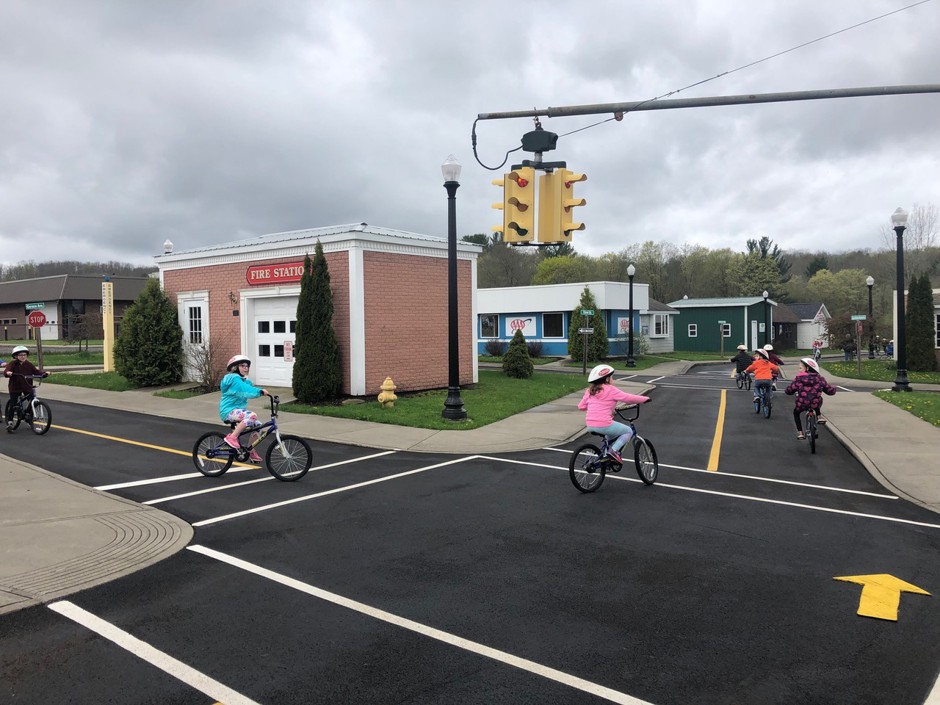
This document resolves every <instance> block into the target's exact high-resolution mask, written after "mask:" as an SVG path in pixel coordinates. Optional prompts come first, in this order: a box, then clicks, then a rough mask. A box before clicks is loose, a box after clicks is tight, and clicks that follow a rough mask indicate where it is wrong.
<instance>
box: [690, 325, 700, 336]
mask: <svg viewBox="0 0 940 705" xmlns="http://www.w3.org/2000/svg"><path fill="white" fill-rule="evenodd" d="M689 337H690V338H698V324H697V323H690V324H689Z"/></svg>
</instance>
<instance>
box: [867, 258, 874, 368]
mask: <svg viewBox="0 0 940 705" xmlns="http://www.w3.org/2000/svg"><path fill="white" fill-rule="evenodd" d="M865 284H867V285H868V359H869V360H874V359H875V331H874V325H875V322H874V321H873V320H872V313H871V310H872V309H871V288H872V287H873V286H874V285H875V278H874V277H872V276H869V277H868V279H866V280H865Z"/></svg>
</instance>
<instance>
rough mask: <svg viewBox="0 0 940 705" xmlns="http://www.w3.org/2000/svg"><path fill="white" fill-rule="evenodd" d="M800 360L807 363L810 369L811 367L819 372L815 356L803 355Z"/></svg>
mask: <svg viewBox="0 0 940 705" xmlns="http://www.w3.org/2000/svg"><path fill="white" fill-rule="evenodd" d="M800 362H802V363H803V364H804V365H806V366H807V367H808V368H809V369H811V370H812V371H813V372H815V373H816V374H819V365H818V364H817V362H816V361H815V360H814V359H813V358H811V357H803V358H800Z"/></svg>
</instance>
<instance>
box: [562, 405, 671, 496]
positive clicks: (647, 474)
mask: <svg viewBox="0 0 940 705" xmlns="http://www.w3.org/2000/svg"><path fill="white" fill-rule="evenodd" d="M626 408H627V409H635V410H636V414H635V415H634V416H632V417H631V418H627V417H626V416H624V415H623V414H622V413H621V412H622V411H624V410H625V409H615V410H614V411H615V413H616V414H617V416H619V417H620V418H621V419H623V420H624V421H626V422H627V423H628V424H629V425H630V428H632V429H633V438H632V439H631V441H630V442H631V443H632V444H633V462H634V464H635V465H636V474H637V475H639V476H640V479H641V480H642V481H643V484H644V485H652V484H653V483H654V482H656V478H657V477H658V476H659V460H658V459H657V458H656V449H655V448H653V444H652V443H650V442H649V441H648V440H646V439H645V438H643V437H642V436H640V435H639V434H637V432H636V425H635V424H634V423H633V422H634V421H636V420H637V419H638V418H639V416H640V407H639V405H638V404H637V405H632V406H628V407H626ZM591 435H594V436H601V437H602V438H603V440H602V441H601V445H600V447H598V446H597V445H595V444H594V443H585V444H584V445H583V446H580V447H579V448H577V449H576V450H575V451H574V453H572V454H571V462H569V463H568V477H570V478H571V484H573V485H574V486H575V487H577V488H578V489H579V490H580V491H581V492H596V491H597V490H598V489H599V488H600V486H601V485H602V484H604V477H605V476H606V475H607V471H608V470H611V471H613V472H617V471H619V470H620V468H621V467H623V466H622V464H621V463H620V462H619V461H617V460H616V459H615V458H614V457H613V456H612V455H610V445H611V440H609V439H608V438H607V437H605V436H604V434H602V433H594V432H593V431H592V432H591ZM626 450H627V448H626V447H624V448H623V449H622V450H621V452H623V451H626ZM624 455H626V453H624Z"/></svg>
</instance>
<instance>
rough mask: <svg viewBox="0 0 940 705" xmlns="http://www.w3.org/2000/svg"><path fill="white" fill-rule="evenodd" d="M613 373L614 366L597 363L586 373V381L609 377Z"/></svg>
mask: <svg viewBox="0 0 940 705" xmlns="http://www.w3.org/2000/svg"><path fill="white" fill-rule="evenodd" d="M613 373H614V368H613V367H611V366H610V365H597V366H596V367H595V368H594V369H593V370H591V374H589V375H588V382H596V381H597V380H599V379H604V377H609V376H610V375H612V374H613Z"/></svg>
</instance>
